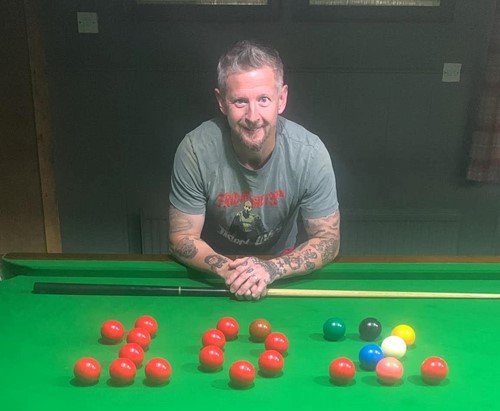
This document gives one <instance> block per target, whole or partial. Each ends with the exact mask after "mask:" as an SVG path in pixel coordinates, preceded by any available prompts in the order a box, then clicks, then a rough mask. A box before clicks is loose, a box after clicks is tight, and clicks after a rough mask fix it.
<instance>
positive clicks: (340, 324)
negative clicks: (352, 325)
mask: <svg viewBox="0 0 500 411" xmlns="http://www.w3.org/2000/svg"><path fill="white" fill-rule="evenodd" d="M344 335H345V323H344V321H343V320H341V319H340V318H337V317H332V318H329V319H328V320H326V321H325V323H324V324H323V336H324V337H325V339H327V340H329V341H338V340H340V339H342V338H343V337H344Z"/></svg>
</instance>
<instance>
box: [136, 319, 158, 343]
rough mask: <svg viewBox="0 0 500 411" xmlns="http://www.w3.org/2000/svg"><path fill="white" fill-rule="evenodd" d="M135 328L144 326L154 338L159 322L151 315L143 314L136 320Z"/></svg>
mask: <svg viewBox="0 0 500 411" xmlns="http://www.w3.org/2000/svg"><path fill="white" fill-rule="evenodd" d="M135 328H144V329H145V330H147V331H148V333H149V335H150V336H151V338H153V337H154V336H155V335H156V333H157V331H158V323H157V322H156V320H155V319H154V318H153V317H151V316H150V315H143V316H141V317H139V318H138V319H137V320H136V322H135Z"/></svg>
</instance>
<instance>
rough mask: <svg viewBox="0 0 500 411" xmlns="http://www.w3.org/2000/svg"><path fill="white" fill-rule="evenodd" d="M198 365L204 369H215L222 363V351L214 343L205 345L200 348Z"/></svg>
mask: <svg viewBox="0 0 500 411" xmlns="http://www.w3.org/2000/svg"><path fill="white" fill-rule="evenodd" d="M199 359H200V366H201V369H202V370H204V371H216V370H218V369H219V368H220V367H222V364H223V363H224V352H223V351H222V350H221V349H220V348H219V347H217V346H216V345H207V346H206V347H203V348H202V349H201V350H200V355H199Z"/></svg>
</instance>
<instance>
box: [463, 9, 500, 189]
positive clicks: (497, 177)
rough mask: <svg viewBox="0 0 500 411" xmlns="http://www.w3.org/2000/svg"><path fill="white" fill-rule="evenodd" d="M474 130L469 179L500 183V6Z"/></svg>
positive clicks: (490, 43) (468, 171)
mask: <svg viewBox="0 0 500 411" xmlns="http://www.w3.org/2000/svg"><path fill="white" fill-rule="evenodd" d="M481 93H482V94H481V97H480V101H479V106H478V112H477V115H476V122H475V130H474V132H473V134H472V147H471V152H470V163H469V168H468V170H467V179H469V180H472V181H479V182H493V183H500V7H499V6H497V7H496V12H495V20H494V24H493V29H492V32H491V38H490V42H489V46H488V57H487V62H486V72H485V76H484V82H483V89H482V92H481Z"/></svg>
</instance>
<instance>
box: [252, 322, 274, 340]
mask: <svg viewBox="0 0 500 411" xmlns="http://www.w3.org/2000/svg"><path fill="white" fill-rule="evenodd" d="M271 331H272V328H271V324H270V323H269V321H267V320H264V319H262V318H258V319H257V320H254V321H252V323H251V324H250V327H249V332H250V339H251V340H252V341H255V342H263V341H264V340H265V339H266V337H267V336H268V335H269V334H271Z"/></svg>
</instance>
